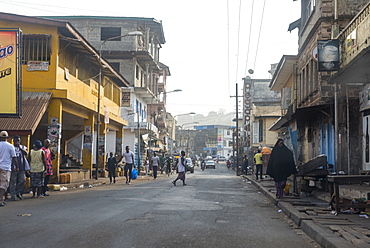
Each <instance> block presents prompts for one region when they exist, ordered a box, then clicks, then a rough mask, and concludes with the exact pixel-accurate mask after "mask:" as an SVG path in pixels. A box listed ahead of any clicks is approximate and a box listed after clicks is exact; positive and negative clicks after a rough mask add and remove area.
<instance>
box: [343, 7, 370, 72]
mask: <svg viewBox="0 0 370 248" xmlns="http://www.w3.org/2000/svg"><path fill="white" fill-rule="evenodd" d="M369 37H370V3H368V4H367V6H366V7H365V8H363V9H362V11H360V12H359V13H358V14H357V15H356V16H355V17H354V18H353V19H352V21H351V22H350V23H349V24H348V25H347V26H346V27H345V28H344V29H343V30H342V31H341V32H340V33H339V34H338V36H337V39H339V41H340V51H341V56H340V58H341V67H342V68H344V67H345V66H347V65H348V64H349V63H350V62H351V61H352V59H354V58H355V57H356V56H357V55H358V54H360V53H361V51H363V50H365V49H366V48H367V47H369V45H370V38H369ZM355 48H356V49H355Z"/></svg>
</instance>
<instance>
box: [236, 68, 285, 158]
mask: <svg viewBox="0 0 370 248" xmlns="http://www.w3.org/2000/svg"><path fill="white" fill-rule="evenodd" d="M275 67H276V65H275V64H274V65H272V70H270V71H269V72H272V73H273V72H274V70H275ZM270 82H271V80H270V79H252V78H251V77H250V76H247V77H245V78H244V85H243V102H244V104H243V114H242V119H243V124H242V129H241V133H242V143H241V144H243V145H242V146H243V147H244V151H243V152H244V153H245V154H247V155H248V157H249V158H252V157H253V154H254V152H255V150H256V149H258V148H261V147H264V146H267V147H273V145H274V144H275V143H276V140H277V138H278V136H277V134H276V133H275V132H271V131H270V130H269V128H270V126H271V125H272V124H273V123H274V122H275V121H277V120H278V119H279V117H280V116H281V113H280V109H281V107H280V92H273V91H270V89H269V84H270Z"/></svg>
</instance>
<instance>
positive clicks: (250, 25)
mask: <svg viewBox="0 0 370 248" xmlns="http://www.w3.org/2000/svg"><path fill="white" fill-rule="evenodd" d="M253 9H254V0H253V1H252V9H251V20H250V23H249V37H248V49H247V60H246V62H245V71H244V75H247V68H248V59H249V48H250V45H251V36H252V23H253Z"/></svg>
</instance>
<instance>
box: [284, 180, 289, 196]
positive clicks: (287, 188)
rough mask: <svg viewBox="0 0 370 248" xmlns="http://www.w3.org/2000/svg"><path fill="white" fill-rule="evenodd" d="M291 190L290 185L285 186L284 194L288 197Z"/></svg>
mask: <svg viewBox="0 0 370 248" xmlns="http://www.w3.org/2000/svg"><path fill="white" fill-rule="evenodd" d="M289 190H290V183H286V184H285V188H284V192H285V194H286V195H289Z"/></svg>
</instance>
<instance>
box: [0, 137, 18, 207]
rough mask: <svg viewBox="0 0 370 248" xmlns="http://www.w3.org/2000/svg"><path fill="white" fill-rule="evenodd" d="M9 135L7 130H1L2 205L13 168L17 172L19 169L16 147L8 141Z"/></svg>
mask: <svg viewBox="0 0 370 248" xmlns="http://www.w3.org/2000/svg"><path fill="white" fill-rule="evenodd" d="M8 137H9V135H8V132H7V131H1V132H0V207H4V206H5V202H4V201H3V196H4V193H5V191H6V190H7V189H8V187H9V181H10V175H11V172H12V169H13V170H14V171H15V172H16V173H18V171H19V169H18V161H17V155H16V154H15V148H14V146H13V145H12V144H10V143H9V142H8V141H7V139H8ZM12 167H13V168H12Z"/></svg>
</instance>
